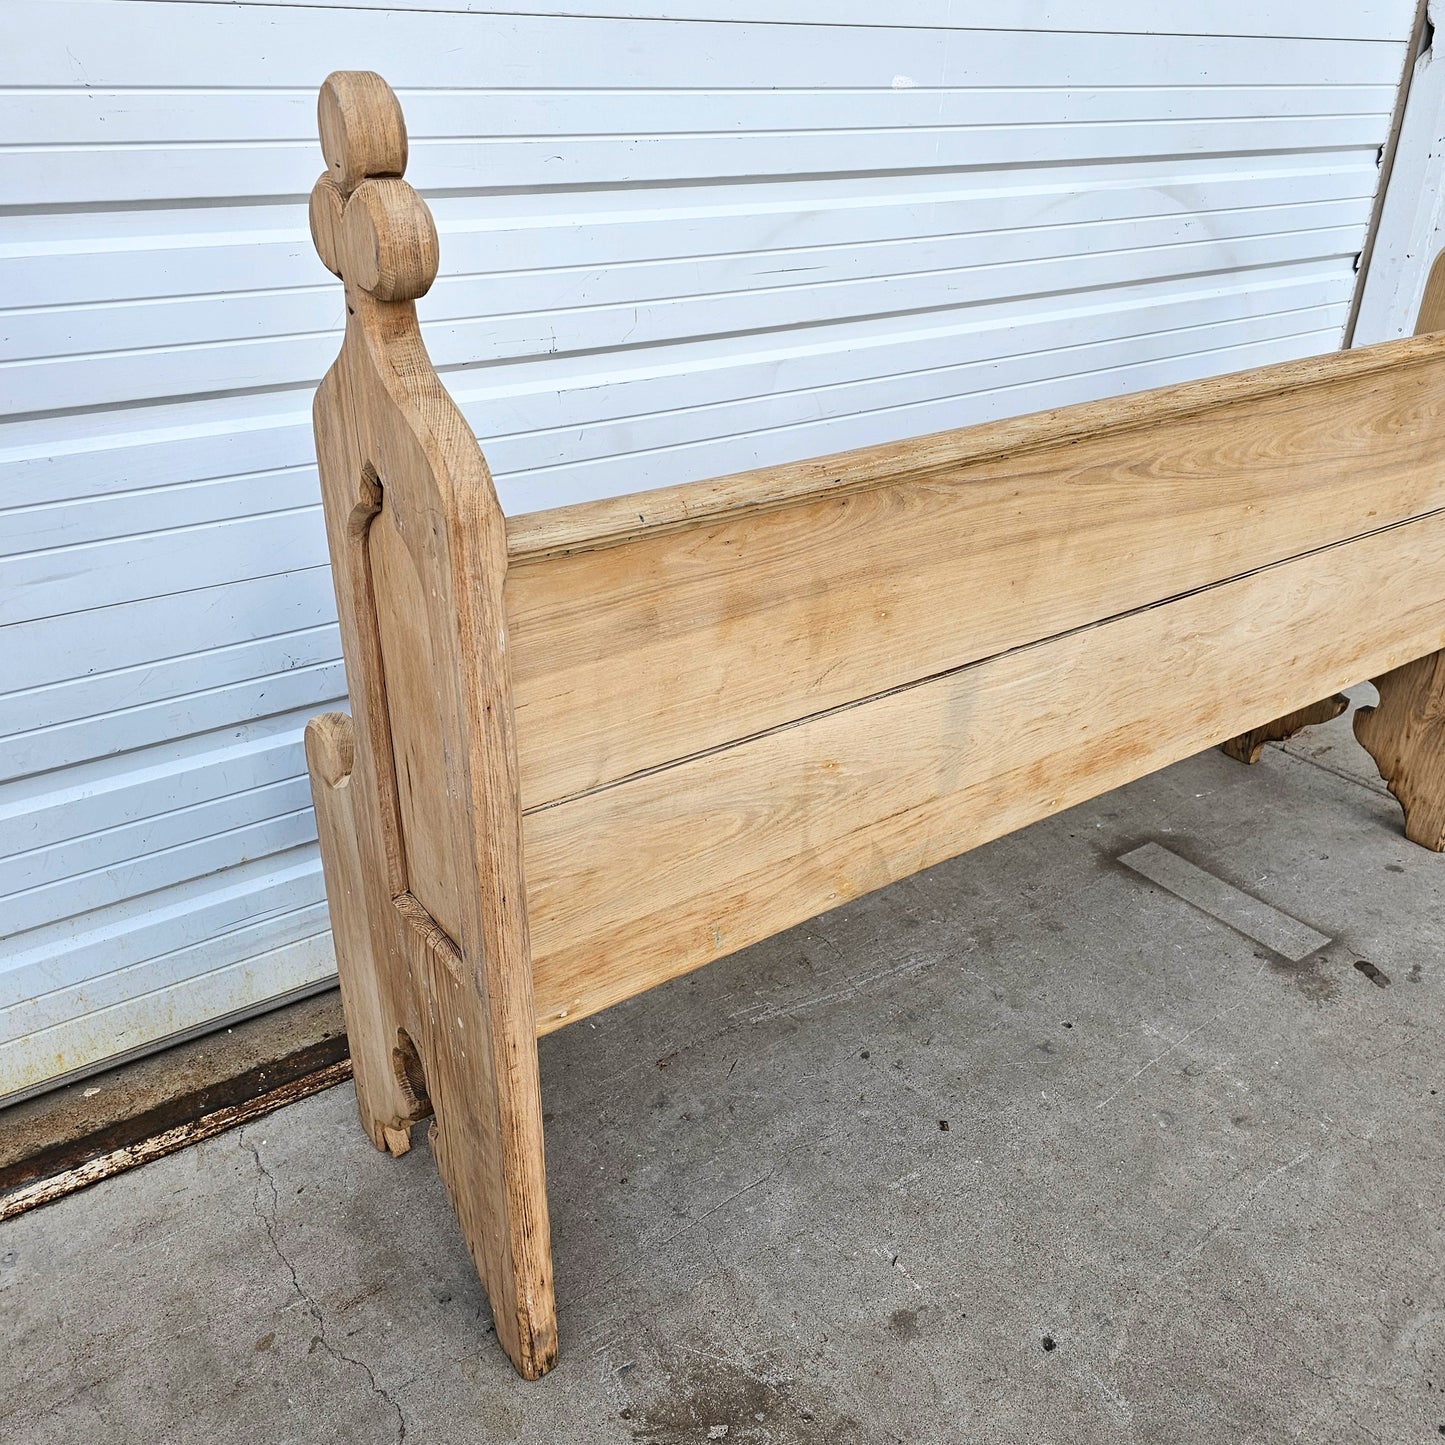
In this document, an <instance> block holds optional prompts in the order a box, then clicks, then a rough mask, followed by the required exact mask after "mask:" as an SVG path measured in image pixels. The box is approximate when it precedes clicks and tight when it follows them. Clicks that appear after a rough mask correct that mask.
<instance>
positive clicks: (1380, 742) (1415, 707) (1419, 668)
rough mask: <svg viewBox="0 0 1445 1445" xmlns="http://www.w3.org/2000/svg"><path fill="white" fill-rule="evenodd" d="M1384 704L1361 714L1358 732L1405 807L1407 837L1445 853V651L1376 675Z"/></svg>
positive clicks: (1381, 703)
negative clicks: (1381, 675)
mask: <svg viewBox="0 0 1445 1445" xmlns="http://www.w3.org/2000/svg"><path fill="white" fill-rule="evenodd" d="M1374 683H1375V686H1376V687H1377V688H1379V690H1380V705H1379V706H1378V707H1362V708H1360V709H1359V710H1358V711H1357V712H1356V713H1355V736H1356V737H1357V738H1358V739H1359V740H1360V745H1361V746H1362V747H1363V748H1364V749H1365V751H1366V752H1368V753H1369V754H1370V756H1371V757H1372V758H1374V760H1375V764H1376V766H1377V767H1378V768H1379V769H1380V776H1381V777H1382V778H1384V780H1385V781H1386V782H1387V783H1388V784H1389V785H1390V791H1391V792H1392V793H1393V794H1394V795H1395V797H1396V798H1398V799H1399V801H1400V806H1401V807H1402V808H1404V810H1405V836H1406V837H1407V838H1408V839H1409V840H1410V841H1411V842H1412V843H1419V844H1420V845H1421V847H1424V848H1429V849H1432V850H1433V851H1434V852H1436V853H1445V651H1441V652H1434V653H1431V654H1430V656H1428V657H1420V658H1417V659H1416V660H1415V661H1414V662H1407V663H1406V664H1405V666H1404V667H1397V668H1395V670H1394V671H1393V672H1387V673H1386V674H1385V675H1384V676H1383V677H1377V678H1375V679H1374Z"/></svg>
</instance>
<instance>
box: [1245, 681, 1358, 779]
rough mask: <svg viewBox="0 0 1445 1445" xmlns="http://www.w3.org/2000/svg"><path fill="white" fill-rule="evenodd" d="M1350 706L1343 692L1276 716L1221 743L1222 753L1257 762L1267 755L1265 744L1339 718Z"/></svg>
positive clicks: (1277, 741) (1285, 738)
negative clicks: (1264, 754)
mask: <svg viewBox="0 0 1445 1445" xmlns="http://www.w3.org/2000/svg"><path fill="white" fill-rule="evenodd" d="M1349 705H1350V700H1349V698H1347V697H1346V696H1345V695H1344V693H1342V692H1337V693H1335V694H1334V695H1333V696H1331V697H1327V698H1322V699H1321V700H1320V701H1319V702H1312V703H1310V705H1309V706H1308V707H1302V708H1297V709H1296V710H1295V711H1294V712H1290V713H1286V714H1285V715H1284V716H1283V717H1277V718H1275V719H1274V720H1273V721H1271V722H1267V723H1265V724H1264V725H1263V726H1262V727H1256V728H1250V729H1249V731H1248V732H1243V733H1240V734H1238V736H1236V737H1232V738H1229V739H1227V740H1226V741H1225V742H1222V743H1220V745H1219V750H1220V751H1221V752H1222V753H1227V754H1228V755H1229V756H1230V757H1231V758H1233V759H1234V760H1235V761H1236V762H1240V763H1250V764H1253V763H1257V762H1258V761H1259V760H1260V757H1261V756H1262V755H1263V753H1264V749H1265V744H1266V743H1282V742H1284V741H1286V740H1287V739H1288V738H1292V737H1293V736H1294V735H1295V734H1296V733H1297V732H1301V731H1302V730H1303V729H1305V728H1308V727H1315V726H1316V725H1317V724H1319V723H1326V722H1330V721H1332V720H1333V719H1334V718H1337V717H1339V715H1340V714H1341V713H1342V712H1344V710H1345V709H1346V708H1347V707H1349Z"/></svg>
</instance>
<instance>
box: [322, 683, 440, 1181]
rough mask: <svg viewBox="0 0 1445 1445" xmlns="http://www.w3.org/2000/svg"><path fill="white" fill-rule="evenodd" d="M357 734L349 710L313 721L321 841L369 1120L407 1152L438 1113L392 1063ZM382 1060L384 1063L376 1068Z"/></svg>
mask: <svg viewBox="0 0 1445 1445" xmlns="http://www.w3.org/2000/svg"><path fill="white" fill-rule="evenodd" d="M355 749H356V744H355V734H354V732H353V730H352V725H351V719H350V718H349V717H347V715H346V714H345V713H340V712H328V713H322V714H321V715H320V716H319V717H314V718H312V719H311V721H310V722H309V723H307V724H306V767H307V771H308V772H309V773H310V775H311V800H312V804H313V806H314V807H315V809H316V833H317V837H318V839H319V841H320V845H321V869H322V874H323V876H324V878H325V880H326V904H327V909H328V911H329V912H330V914H331V938H332V942H333V944H334V945H335V949H336V963H337V972H338V975H339V977H340V980H341V1003H342V1008H343V1009H344V1010H345V1013H346V1032H347V1037H348V1038H349V1040H350V1045H351V1052H352V1054H353V1055H354V1056H357V1057H359V1058H361V1059H362V1060H363V1061H364V1063H363V1065H362V1067H361V1068H360V1069H359V1070H357V1071H356V1103H357V1108H358V1109H359V1110H360V1112H361V1122H362V1125H363V1127H364V1128H365V1129H366V1132H367V1135H368V1137H369V1138H370V1139H371V1142H372V1143H373V1144H375V1145H376V1147H377V1148H378V1149H387V1150H390V1152H391V1153H392V1154H404V1153H405V1152H406V1150H407V1149H408V1148H409V1147H410V1143H411V1134H410V1125H411V1124H412V1123H414V1122H415V1121H416V1120H417V1119H420V1118H423V1117H425V1115H426V1114H427V1113H429V1112H430V1109H429V1107H428V1103H427V1100H426V1097H425V1095H422V1096H420V1097H418V1096H417V1095H416V1094H415V1093H413V1092H411V1091H410V1090H408V1088H407V1086H406V1084H405V1081H404V1080H401V1079H398V1078H397V1077H396V1074H395V1072H394V1071H393V1070H392V1069H390V1068H389V1067H387V1066H386V1064H387V1061H389V1060H390V1058H391V1051H392V1049H393V1048H394V1047H395V1044H396V1040H395V1037H394V1036H393V1029H394V1027H395V1026H394V1025H388V1022H387V1021H388V1020H390V1019H392V1018H394V1017H395V1015H396V1010H395V1008H394V1007H393V1006H392V1004H391V1001H390V1000H391V991H392V989H393V988H394V987H395V984H394V982H393V981H392V980H391V979H389V978H388V977H387V976H386V973H385V971H384V970H381V969H377V968H374V967H373V966H372V951H371V929H370V923H369V920H368V914H367V898H366V878H365V874H364V872H363V869H362V864H361V854H360V852H359V850H358V839H359V836H360V829H359V826H358V820H357V817H356V814H355V810H354V808H353V806H352V798H353V796H354V793H353V788H352V784H353V777H354V771H353V770H354V766H355ZM372 1061H379V1066H378V1067H368V1065H369V1064H370V1063H372Z"/></svg>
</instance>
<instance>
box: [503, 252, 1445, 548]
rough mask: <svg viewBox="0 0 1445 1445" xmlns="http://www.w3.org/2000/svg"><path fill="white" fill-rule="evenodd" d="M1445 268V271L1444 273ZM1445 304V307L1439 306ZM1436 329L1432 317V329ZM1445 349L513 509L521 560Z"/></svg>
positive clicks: (1365, 356)
mask: <svg viewBox="0 0 1445 1445" xmlns="http://www.w3.org/2000/svg"><path fill="white" fill-rule="evenodd" d="M1441 275H1442V277H1445V272H1442V273H1441ZM1442 314H1445V313H1442ZM1426 329H1427V330H1430V331H1433V329H1434V328H1433V327H1430V328H1426ZM1442 353H1445V335H1438V334H1434V335H1426V334H1423V333H1421V332H1417V334H1416V336H1415V337H1412V338H1409V339H1407V340H1403V341H1389V342H1384V343H1382V344H1380V345H1378V346H1367V347H1361V348H1360V349H1359V350H1358V351H1346V352H1330V353H1329V354H1327V355H1324V356H1310V357H1305V358H1304V359H1303V360H1300V361H1287V362H1281V363H1279V364H1277V365H1273V366H1264V367H1257V368H1254V369H1253V370H1249V371H1238V372H1233V373H1231V374H1229V375H1227V376H1214V377H1208V378H1206V379H1205V380H1203V381H1194V382H1187V383H1184V384H1181V385H1178V386H1167V387H1159V388H1156V389H1155V390H1152V391H1141V392H1136V393H1133V394H1132V395H1129V396H1120V397H1110V398H1108V399H1107V400H1105V401H1096V402H1085V403H1082V404H1080V405H1077V406H1068V407H1061V408H1058V409H1057V410H1053V411H1041V412H1033V413H1031V414H1029V415H1027V416H1018V417H1010V418H1008V419H1007V420H1004V421H998V422H989V423H985V424H983V425H979V426H970V427H962V428H960V429H958V430H956V431H943V432H935V433H933V434H931V435H928V436H920V437H915V438H911V439H910V440H908V441H906V442H888V443H884V444H882V445H879V446H872V447H860V448H858V449H857V450H855V451H848V452H839V453H835V454H833V455H831V456H824V457H811V458H809V459H808V460H807V461H801V462H790V463H786V464H784V465H781V466H775V467H761V468H758V469H756V470H753V471H747V472H737V473H734V474H733V475H731V476H726V477H719V478H717V479H716V480H710V481H705V482H687V483H684V484H682V485H680V486H673V487H659V488H657V489H656V490H654V491H648V492H634V493H631V494H629V495H626V496H620V497H608V498H605V499H603V500H600V501H595V502H582V503H578V504H576V505H574V506H570V507H557V508H555V509H553V510H551V511H542V512H529V513H526V514H524V515H522V516H516V517H509V518H508V519H507V546H508V549H509V551H510V553H511V556H512V559H513V560H514V561H518V562H520V561H524V560H526V559H528V558H535V557H545V556H552V555H555V554H557V553H562V552H575V551H590V550H594V549H596V548H600V547H612V546H616V545H618V544H619V543H621V542H625V541H628V540H631V539H632V538H635V537H639V536H642V535H644V534H646V533H649V532H656V531H659V530H668V529H676V528H689V527H700V526H705V525H708V524H709V523H712V522H715V521H718V520H720V519H723V518H725V517H728V516H730V515H731V514H733V513H736V512H758V511H765V510H768V509H770V508H773V507H780V506H787V505H789V504H792V503H796V502H799V501H804V500H808V499H820V498H822V497H826V496H833V495H837V494H839V493H844V492H851V491H860V490H866V489H868V488H870V487H876V486H878V485H880V484H881V483H884V482H898V481H905V480H910V479H915V478H917V479H929V478H932V477H935V476H937V475H938V474H940V473H942V474H945V475H947V474H949V473H951V472H953V471H955V470H957V469H958V468H959V467H961V466H964V465H968V464H972V463H976V462H987V461H996V460H1000V459H1004V458H1015V459H1016V458H1018V457H1020V456H1021V455H1022V454H1023V453H1025V452H1029V451H1033V450H1035V449H1037V448H1041V447H1050V446H1067V445H1071V444H1073V443H1075V442H1078V441H1080V440H1083V439H1086V438H1098V437H1100V436H1104V435H1112V434H1119V433H1126V432H1130V431H1134V430H1136V429H1141V428H1143V429H1157V428H1161V427H1164V426H1166V425H1172V424H1174V423H1176V422H1179V421H1182V420H1184V419H1186V418H1188V417H1191V416H1195V415H1198V414H1200V413H1204V414H1206V415H1207V414H1208V413H1210V412H1212V411H1213V410H1215V409H1216V408H1217V407H1221V406H1228V405H1232V404H1233V403H1235V402H1240V401H1258V400H1261V399H1263V398H1264V397H1267V396H1270V395H1272V394H1275V393H1279V392H1288V391H1295V390H1298V389H1300V388H1301V387H1307V386H1310V385H1311V384H1313V383H1315V382H1329V381H1357V382H1360V383H1362V384H1363V385H1365V386H1366V387H1368V386H1369V385H1373V384H1374V383H1373V378H1375V377H1376V376H1378V374H1379V373H1381V372H1387V371H1391V370H1393V369H1395V368H1397V367H1400V366H1409V365H1410V364H1411V363H1413V362H1415V361H1430V360H1435V359H1438V358H1439V357H1440V356H1441V355H1442Z"/></svg>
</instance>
